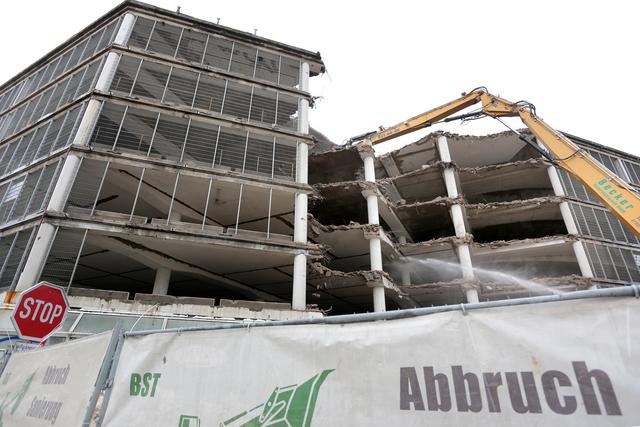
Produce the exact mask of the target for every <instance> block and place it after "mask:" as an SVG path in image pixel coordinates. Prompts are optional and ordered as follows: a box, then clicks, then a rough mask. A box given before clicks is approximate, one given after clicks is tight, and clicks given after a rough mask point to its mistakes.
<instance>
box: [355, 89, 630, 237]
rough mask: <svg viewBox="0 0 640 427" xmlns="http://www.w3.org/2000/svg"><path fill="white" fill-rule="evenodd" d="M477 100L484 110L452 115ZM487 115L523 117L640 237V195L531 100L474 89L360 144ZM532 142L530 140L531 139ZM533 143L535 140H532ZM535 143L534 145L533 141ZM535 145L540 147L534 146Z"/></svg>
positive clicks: (558, 160) (553, 156)
mask: <svg viewBox="0 0 640 427" xmlns="http://www.w3.org/2000/svg"><path fill="white" fill-rule="evenodd" d="M476 103H481V104H482V107H481V111H478V112H473V113H470V114H465V115H462V116H459V117H453V118H452V117H450V116H452V115H453V114H455V113H457V112H459V111H462V110H464V109H465V108H467V107H470V106H472V105H474V104H476ZM479 115H485V116H490V117H494V118H500V117H520V119H521V120H522V122H523V123H524V124H525V125H526V126H527V127H528V128H529V130H531V133H532V134H533V135H534V136H535V137H536V138H537V140H538V141H539V142H540V143H541V144H542V145H544V147H546V149H547V150H548V152H549V154H547V153H545V152H544V151H541V150H540V151H541V153H542V154H543V155H545V157H547V159H548V160H550V161H552V162H553V163H554V164H555V165H557V166H558V167H560V168H562V169H564V170H566V171H567V172H569V173H570V174H572V175H573V176H575V177H576V178H577V179H578V180H579V181H580V182H582V184H584V186H585V187H587V189H589V190H590V191H591V192H592V193H593V194H594V195H595V196H596V197H597V198H598V199H600V201H601V202H602V203H603V204H604V206H607V207H608V208H609V210H610V211H611V212H612V213H613V214H614V215H616V216H617V217H618V218H619V219H620V221H622V222H623V223H624V224H625V225H627V226H628V227H629V228H630V229H632V230H633V231H634V232H635V233H636V235H638V236H640V195H639V194H638V193H636V192H635V191H634V190H633V189H632V188H631V187H630V186H629V185H628V184H627V183H626V182H625V181H624V180H622V179H621V178H619V177H618V176H617V175H616V174H615V173H613V172H612V171H610V170H609V169H607V168H606V167H605V166H603V165H602V164H601V163H600V162H598V161H597V160H595V159H594V158H593V157H591V156H590V155H589V154H588V153H587V152H586V151H585V150H583V149H582V148H580V147H578V146H577V145H576V144H574V143H573V142H571V141H570V140H569V139H568V138H567V137H565V136H564V135H562V134H561V133H560V132H558V131H556V130H555V129H553V128H552V127H551V126H549V125H547V124H546V123H545V122H544V121H543V120H542V119H541V118H539V117H538V116H537V115H536V112H535V107H534V106H533V105H532V104H530V103H527V102H516V103H513V102H509V101H507V100H505V99H502V98H500V97H498V96H494V95H491V94H490V93H488V92H487V91H486V89H484V88H478V89H474V90H473V91H471V92H470V93H468V94H462V97H460V98H458V99H456V100H455V101H452V102H449V103H447V104H444V105H441V106H440V107H437V108H434V109H433V110H429V111H427V112H425V113H422V114H420V115H417V116H415V117H412V118H410V119H408V120H406V121H404V122H402V123H398V124H397V125H395V126H391V127H389V128H386V129H383V130H380V131H379V132H375V133H372V134H368V135H365V136H364V139H363V140H362V141H361V142H359V143H360V144H370V145H375V144H379V143H381V142H384V141H388V140H390V139H393V138H396V137H398V136H401V135H405V134H408V133H411V132H414V131H416V130H419V129H422V128H425V127H428V126H431V125H432V124H435V123H437V122H441V121H450V120H452V119H457V118H464V117H471V116H475V117H477V116H479ZM529 143H530V142H529ZM530 144H531V143H530ZM532 145H533V144H532ZM533 146H534V148H536V149H537V148H538V147H536V146H535V145H533Z"/></svg>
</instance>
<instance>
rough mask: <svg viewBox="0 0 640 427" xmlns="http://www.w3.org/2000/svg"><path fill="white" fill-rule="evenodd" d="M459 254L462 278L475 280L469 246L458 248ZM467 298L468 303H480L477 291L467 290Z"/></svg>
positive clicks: (464, 245)
mask: <svg viewBox="0 0 640 427" xmlns="http://www.w3.org/2000/svg"><path fill="white" fill-rule="evenodd" d="M456 252H457V253H458V259H459V260H460V266H461V267H462V278H463V279H465V280H470V281H473V280H475V278H476V277H475V274H474V272H473V264H472V263H471V251H470V250H469V245H467V244H463V245H459V246H458V247H457V248H456ZM466 296H467V302H468V303H476V302H479V301H480V298H479V296H478V290H477V289H466Z"/></svg>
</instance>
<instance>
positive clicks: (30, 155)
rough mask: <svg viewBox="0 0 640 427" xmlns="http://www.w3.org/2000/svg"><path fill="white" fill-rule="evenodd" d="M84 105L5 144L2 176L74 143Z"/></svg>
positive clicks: (1, 156) (0, 154)
mask: <svg viewBox="0 0 640 427" xmlns="http://www.w3.org/2000/svg"><path fill="white" fill-rule="evenodd" d="M85 105H86V104H84V103H83V104H81V105H77V106H75V107H73V108H72V109H70V110H67V111H65V112H63V113H60V114H58V115H57V116H55V117H52V118H51V119H49V120H47V121H45V122H43V123H42V124H40V125H39V126H38V127H36V128H34V129H31V130H30V131H28V132H26V133H25V134H23V135H22V136H19V137H16V138H14V139H13V140H11V141H8V142H6V143H5V144H3V149H2V150H0V177H1V176H4V175H7V174H10V173H13V172H14V171H15V170H17V169H19V168H22V167H25V166H28V165H30V164H31V163H33V162H35V161H37V160H39V159H42V158H44V157H47V156H49V155H50V154H51V153H53V152H54V151H57V150H59V149H61V148H64V147H67V146H68V145H69V144H71V143H72V142H73V135H74V134H75V130H76V129H77V127H78V125H79V122H80V118H81V117H82V112H83V111H84V108H85Z"/></svg>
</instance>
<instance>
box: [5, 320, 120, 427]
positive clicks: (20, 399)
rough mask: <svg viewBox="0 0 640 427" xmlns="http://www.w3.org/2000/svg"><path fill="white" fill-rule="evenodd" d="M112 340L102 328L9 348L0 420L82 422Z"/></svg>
mask: <svg viewBox="0 0 640 427" xmlns="http://www.w3.org/2000/svg"><path fill="white" fill-rule="evenodd" d="M113 341H114V340H113V334H112V332H105V333H101V334H97V335H92V336H89V337H86V338H81V339H78V340H74V341H70V342H67V343H63V344H57V345H53V346H47V347H42V348H39V349H35V350H29V351H26V352H20V353H14V354H12V355H11V357H10V358H9V361H8V362H7V364H6V366H5V368H4V371H2V375H1V376H0V426H34V427H38V426H81V425H83V423H84V422H85V417H87V414H89V415H91V414H92V413H93V410H94V408H95V403H96V398H97V394H96V391H99V390H100V389H101V388H102V385H101V384H97V383H98V379H99V378H100V377H104V376H105V375H104V372H105V370H106V369H108V365H106V364H105V361H107V359H108V358H107V355H108V353H109V350H108V349H113V347H114V345H113ZM103 365H105V367H104V368H103ZM101 370H102V371H103V375H100V373H101ZM86 425H88V424H86Z"/></svg>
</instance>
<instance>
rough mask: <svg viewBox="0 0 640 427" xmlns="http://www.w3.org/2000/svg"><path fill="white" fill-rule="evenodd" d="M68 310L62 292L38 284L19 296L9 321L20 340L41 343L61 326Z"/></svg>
mask: <svg viewBox="0 0 640 427" xmlns="http://www.w3.org/2000/svg"><path fill="white" fill-rule="evenodd" d="M68 310H69V303H68V302H67V296H66V294H65V293H64V290H63V289H62V288H59V287H57V286H55V285H52V284H51V283H47V282H40V283H38V284H37V285H35V286H32V287H30V288H29V289H27V290H26V291H24V292H23V293H22V295H20V298H19V299H18V302H17V303H16V307H15V309H14V310H13V315H12V316H11V320H12V321H13V325H14V326H15V328H16V331H17V332H18V336H19V337H20V338H23V339H27V340H33V341H39V342H41V341H44V340H46V339H47V338H49V337H50V336H51V334H53V333H54V332H55V330H56V329H58V328H59V327H60V326H61V325H62V320H63V319H64V316H65V315H66V314H67V311H68Z"/></svg>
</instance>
